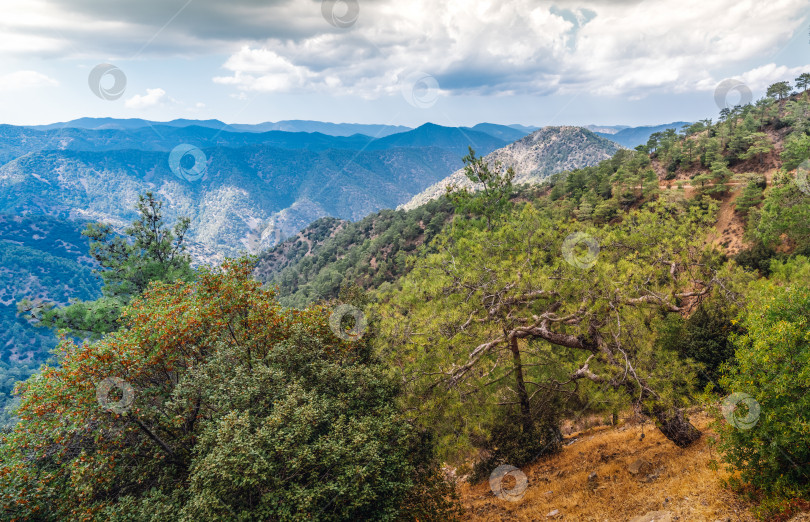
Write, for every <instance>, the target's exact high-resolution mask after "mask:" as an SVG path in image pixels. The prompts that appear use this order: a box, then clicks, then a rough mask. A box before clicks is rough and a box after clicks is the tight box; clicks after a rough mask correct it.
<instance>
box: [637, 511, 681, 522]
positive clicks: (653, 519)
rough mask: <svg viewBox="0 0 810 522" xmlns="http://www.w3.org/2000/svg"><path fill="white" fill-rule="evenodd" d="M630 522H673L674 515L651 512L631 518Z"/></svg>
mask: <svg viewBox="0 0 810 522" xmlns="http://www.w3.org/2000/svg"><path fill="white" fill-rule="evenodd" d="M630 522H672V513H671V512H670V511H650V512H649V513H647V514H646V515H640V516H637V517H633V518H631V519H630Z"/></svg>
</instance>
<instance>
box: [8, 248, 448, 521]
mask: <svg viewBox="0 0 810 522" xmlns="http://www.w3.org/2000/svg"><path fill="white" fill-rule="evenodd" d="M252 270H253V265H252V263H250V262H249V261H247V260H243V261H238V262H229V263H226V264H225V265H224V266H223V267H222V268H221V269H219V270H208V269H205V270H202V271H201V272H200V275H199V281H198V282H195V283H187V282H176V283H173V284H152V285H151V286H150V287H149V289H148V290H147V292H146V293H145V294H144V295H143V296H142V297H141V298H138V299H136V300H134V301H133V302H132V304H131V306H129V307H127V308H126V309H125V310H124V319H123V322H124V325H123V328H122V329H121V330H119V331H118V332H115V333H113V334H110V335H107V336H105V337H104V339H103V340H101V341H98V342H95V343H85V344H83V345H81V346H76V345H75V344H73V343H72V342H71V341H69V340H65V341H63V343H62V344H61V345H60V347H59V351H58V352H57V359H58V362H59V365H58V366H48V367H46V368H44V369H43V371H42V372H41V374H40V375H39V376H37V377H36V378H33V379H31V380H29V381H28V382H27V383H25V384H24V385H23V386H21V387H20V390H19V391H20V394H21V405H20V407H19V410H18V415H19V416H20V419H21V421H20V423H19V424H18V425H16V426H15V428H14V430H13V432H12V433H11V434H9V435H8V436H6V437H4V439H3V441H2V446H0V463H1V464H0V506H1V507H2V510H3V512H4V513H5V516H9V517H12V518H15V519H21V520H22V519H26V520H27V519H33V518H36V519H39V520H64V519H76V518H80V517H81V518H87V519H94V520H161V519H164V520H165V519H166V518H167V517H169V518H172V519H173V520H201V519H205V520H213V519H216V520H268V519H272V520H310V519H313V518H317V519H319V520H358V519H376V520H394V519H397V518H401V517H405V516H406V515H408V513H411V515H410V516H411V517H413V516H424V517H425V518H430V516H438V517H439V518H446V517H447V516H448V515H451V514H452V509H453V506H452V504H449V503H447V502H446V501H445V500H444V495H445V494H446V493H447V490H446V489H444V488H442V487H440V486H441V482H436V484H437V487H434V488H433V489H429V488H428V489H426V488H425V487H424V484H429V483H430V480H431V477H432V476H434V475H435V474H436V473H437V469H436V468H435V466H434V465H433V464H432V461H431V460H430V452H429V451H425V450H424V449H422V445H424V444H425V443H426V440H425V439H424V438H423V437H421V436H420V435H419V434H418V433H417V432H415V431H414V429H412V428H411V427H410V425H408V424H407V423H405V422H404V420H403V419H402V417H401V415H400V414H399V413H398V412H397V410H396V408H395V406H394V402H393V399H394V398H395V396H396V394H397V386H396V384H395V383H394V382H393V381H392V380H391V379H389V378H387V377H386V376H385V373H384V372H383V368H382V366H381V365H380V363H379V362H378V361H377V360H376V359H375V358H374V357H373V356H372V354H371V351H370V349H369V347H370V345H369V341H368V338H366V339H362V338H361V339H360V340H355V341H352V342H349V341H342V340H341V339H339V338H338V337H337V336H336V335H335V334H334V333H332V331H331V330H330V329H329V323H328V318H329V310H328V309H324V308H313V309H309V310H306V311H300V312H299V311H291V310H284V309H282V308H281V306H280V305H279V304H278V302H277V301H276V299H275V297H274V295H273V293H272V292H271V291H265V290H262V289H261V288H260V285H259V283H257V282H254V281H252V280H251V278H250V275H251V273H252ZM110 377H119V378H121V379H124V380H125V382H126V383H127V385H128V386H129V387H130V389H131V392H132V395H131V399H130V402H128V403H125V406H122V409H121V410H112V411H111V410H110V409H109V408H105V407H103V406H102V405H103V404H105V403H102V401H101V400H100V399H97V394H99V393H100V392H99V391H98V390H99V388H98V387H99V385H100V383H102V382H103V381H104V379H107V378H110ZM121 389H122V390H123V386H121ZM124 397H126V395H125V396H124ZM108 400H110V401H113V400H114V398H110V399H108ZM119 400H120V401H124V400H125V399H124V398H120V399H119ZM119 404H121V403H119ZM422 479H425V481H424V484H423V483H422V482H421V481H422ZM413 495H419V497H418V498H412V496H413ZM422 498H424V502H422V501H421V499H422ZM417 500H419V501H418V502H417ZM426 506H433V507H434V508H435V509H436V510H438V511H437V512H434V513H427V514H425V513H424V511H425V510H426V509H427V508H426ZM420 510H421V511H420Z"/></svg>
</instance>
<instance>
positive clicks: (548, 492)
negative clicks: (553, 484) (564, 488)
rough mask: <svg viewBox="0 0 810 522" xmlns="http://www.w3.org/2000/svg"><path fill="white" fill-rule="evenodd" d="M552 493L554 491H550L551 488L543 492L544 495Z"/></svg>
mask: <svg viewBox="0 0 810 522" xmlns="http://www.w3.org/2000/svg"><path fill="white" fill-rule="evenodd" d="M553 494H554V492H553V491H551V490H548V491H546V492H545V493H544V495H553Z"/></svg>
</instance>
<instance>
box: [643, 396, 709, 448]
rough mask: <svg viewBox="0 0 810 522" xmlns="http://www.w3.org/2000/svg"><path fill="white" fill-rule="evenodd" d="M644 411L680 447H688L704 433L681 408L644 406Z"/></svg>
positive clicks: (665, 435)
mask: <svg viewBox="0 0 810 522" xmlns="http://www.w3.org/2000/svg"><path fill="white" fill-rule="evenodd" d="M642 412H643V413H644V414H645V415H647V416H650V417H652V418H654V419H655V421H656V422H655V425H656V426H657V427H658V429H659V430H661V433H663V434H664V437H666V438H668V439H669V440H671V441H672V442H674V443H675V445H676V446H678V447H679V448H686V447H688V446H689V445H691V444H692V443H693V442H695V441H696V440H698V439H699V438H700V436H701V435H702V433H700V430H698V429H697V428H695V427H694V426H693V425H692V423H690V422H689V420H688V419H686V418H684V416H683V411H681V409H680V408H674V407H673V408H666V407H663V406H660V405H655V406H653V407H652V408H650V407H649V406H647V405H644V406H642Z"/></svg>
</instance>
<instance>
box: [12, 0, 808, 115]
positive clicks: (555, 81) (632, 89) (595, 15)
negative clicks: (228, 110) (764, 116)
mask: <svg viewBox="0 0 810 522" xmlns="http://www.w3.org/2000/svg"><path fill="white" fill-rule="evenodd" d="M4 2H5V4H4V20H3V30H4V37H3V39H2V41H0V53H4V54H7V55H9V56H18V55H30V54H33V55H36V56H40V57H52V56H70V57H82V58H85V57H93V59H94V60H96V62H98V61H100V60H101V59H104V60H113V59H115V58H121V59H126V58H130V57H133V56H146V55H151V56H183V57H187V56H191V55H195V54H203V55H206V54H207V55H220V54H222V53H223V52H224V53H226V54H229V55H230V57H229V58H227V60H226V61H225V62H224V64H223V72H221V73H220V74H216V73H212V74H211V77H213V79H214V81H215V82H216V83H218V84H222V85H229V86H232V87H233V88H234V90H235V91H237V93H240V92H247V91H256V92H320V93H328V94H352V95H358V96H363V97H367V98H373V97H378V96H381V95H384V94H396V93H397V92H398V91H399V86H398V85H397V81H398V78H401V77H405V76H407V73H408V72H409V71H412V70H421V71H425V72H427V73H429V74H432V75H433V76H435V77H436V79H437V80H438V82H439V85H440V87H441V90H442V92H446V93H455V94H499V95H504V94H506V95H509V94H533V95H545V94H551V93H562V94H571V93H582V92H585V93H595V94H601V95H608V96H624V97H628V98H638V97H643V96H645V95H647V94H650V93H658V92H661V93H672V92H675V93H678V92H691V91H695V90H708V89H712V88H714V85H715V84H716V80H715V78H717V77H721V76H720V75H721V74H728V73H727V71H729V70H732V71H734V70H740V71H745V70H748V69H751V67H752V64H753V63H762V62H770V61H774V58H773V55H774V53H776V52H777V51H778V50H779V49H780V48H782V47H783V46H785V45H786V44H787V43H788V42H789V41H790V39H791V38H792V37H793V36H794V35H795V34H797V33H798V32H804V28H805V27H806V18H807V16H806V15H807V10H808V3H807V0H771V1H769V2H767V3H766V2H762V1H761V0H551V1H550V0H498V1H493V0H412V1H411V2H407V3H403V2H400V1H396V0H373V1H372V0H359V6H360V12H359V17H358V19H357V22H356V23H355V24H354V25H352V26H351V27H349V28H345V29H341V28H337V27H334V26H333V25H330V24H329V23H328V22H327V21H326V20H325V19H324V17H323V16H322V13H321V2H319V1H312V0H310V1H306V2H304V1H299V0H230V1H229V2H228V5H227V6H225V5H224V4H223V3H222V2H220V1H219V0H195V1H194V2H192V3H191V4H188V5H187V6H186V7H185V8H183V7H184V5H185V2H183V1H181V2H166V1H165V0H140V1H139V2H129V3H126V2H124V3H121V2H101V3H99V2H97V1H96V0H4ZM6 4H8V5H6ZM338 4H340V3H338ZM181 8H183V9H181ZM164 24H165V26H164ZM776 68H778V66H777V65H774V69H773V70H770V71H767V70H763V71H758V72H757V73H754V71H755V70H756V69H755V70H754V71H749V72H750V73H751V74H752V75H753V76H751V81H752V82H759V81H765V80H764V79H760V77H759V76H757V75H763V78H764V77H765V76H768V77H770V76H769V75H771V76H773V75H778V73H777V71H776ZM720 71H722V73H721V72H720ZM141 99H143V103H147V99H149V95H147V96H137V97H135V98H133V99H132V100H130V102H132V103H134V104H137V103H141V101H140V100H141ZM135 100H139V101H135ZM128 103H129V102H128Z"/></svg>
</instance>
